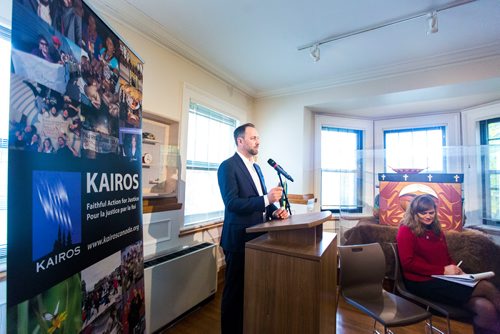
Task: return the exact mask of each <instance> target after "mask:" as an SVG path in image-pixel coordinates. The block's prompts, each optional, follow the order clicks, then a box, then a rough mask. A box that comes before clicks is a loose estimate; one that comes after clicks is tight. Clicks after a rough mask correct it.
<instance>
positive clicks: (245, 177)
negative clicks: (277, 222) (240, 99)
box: [217, 123, 288, 334]
mask: <svg viewBox="0 0 500 334" xmlns="http://www.w3.org/2000/svg"><path fill="white" fill-rule="evenodd" d="M234 141H235V143H236V153H235V154H234V155H233V156H232V157H231V158H229V159H227V160H225V161H224V162H223V163H222V164H221V165H220V167H219V170H218V171H217V177H218V180H219V188H220V192H221V195H222V200H223V201H224V205H225V211H224V225H223V228H222V236H221V246H222V248H223V250H224V256H225V261H226V275H225V280H224V291H223V293H222V303H221V329H222V334H238V333H242V332H243V290H244V273H245V242H247V241H249V240H251V239H253V238H255V237H256V236H258V234H255V233H254V234H247V233H246V232H245V229H246V228H248V227H250V226H253V225H257V224H261V223H263V222H264V221H267V220H271V219H273V218H275V219H284V218H287V217H288V212H287V211H286V210H285V209H284V208H279V209H278V208H277V207H276V206H275V205H274V204H273V203H275V202H277V201H279V199H280V198H281V195H282V193H283V189H282V188H281V187H276V188H272V189H270V190H269V192H267V190H266V185H265V183H264V177H263V176H262V172H261V170H260V167H259V166H258V165H257V164H255V163H254V157H255V156H256V155H257V154H258V153H259V145H260V139H259V134H258V133H257V130H256V129H255V126H254V125H253V124H251V123H247V124H243V125H241V126H239V127H238V128H236V130H234Z"/></svg>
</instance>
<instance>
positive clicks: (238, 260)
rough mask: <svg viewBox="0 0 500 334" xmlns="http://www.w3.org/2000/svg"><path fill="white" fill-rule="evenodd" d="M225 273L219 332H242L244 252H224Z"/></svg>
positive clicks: (234, 333) (227, 333) (224, 333)
mask: <svg viewBox="0 0 500 334" xmlns="http://www.w3.org/2000/svg"><path fill="white" fill-rule="evenodd" d="M224 256H225V257H226V274H225V278H224V291H223V292H222V302H221V333H222V334H239V333H243V292H244V287H245V285H244V278H245V253H244V252H226V251H224Z"/></svg>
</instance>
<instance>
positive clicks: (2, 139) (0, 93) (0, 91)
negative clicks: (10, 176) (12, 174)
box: [0, 34, 10, 267]
mask: <svg viewBox="0 0 500 334" xmlns="http://www.w3.org/2000/svg"><path fill="white" fill-rule="evenodd" d="M1 36H2V38H0V82H1V83H2V84H1V85H0V249H1V248H3V247H5V245H7V156H8V153H7V151H8V149H7V148H8V145H7V138H8V131H9V98H10V41H8V40H6V39H5V38H4V37H3V36H4V35H3V34H2V35H1ZM1 253H2V252H1V251H0V258H1V257H2V254H1ZM0 262H1V259H0ZM0 267H1V265H0Z"/></svg>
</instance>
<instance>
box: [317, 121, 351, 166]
mask: <svg viewBox="0 0 500 334" xmlns="http://www.w3.org/2000/svg"><path fill="white" fill-rule="evenodd" d="M330 129H331V128H330ZM357 136H358V135H357V133H354V132H341V131H332V130H329V129H328V128H324V129H323V130H322V132H321V168H322V169H350V170H355V169H356V149H357V139H358V138H357ZM340 157H342V158H340ZM323 158H324V159H323Z"/></svg>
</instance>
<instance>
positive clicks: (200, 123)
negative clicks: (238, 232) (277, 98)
mask: <svg viewBox="0 0 500 334" xmlns="http://www.w3.org/2000/svg"><path fill="white" fill-rule="evenodd" d="M236 124H237V121H236V119H234V118H231V117H228V116H226V115H223V114H221V113H219V112H217V111H214V110H211V109H209V108H207V107H204V106H202V105H201V104H198V103H195V102H193V101H191V102H190V104H189V116H188V135H187V136H188V137H187V154H186V158H187V162H186V192H185V201H184V208H185V209H184V210H185V211H184V216H185V225H188V224H195V223H200V222H204V221H209V220H215V219H220V218H222V217H223V215H224V203H223V202H222V198H221V196H220V191H219V185H218V182H217V169H218V168H219V164H220V163H221V162H222V161H224V160H225V159H227V158H228V157H230V156H231V155H232V154H233V153H234V150H235V148H234V140H233V132H234V129H235V128H236Z"/></svg>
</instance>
